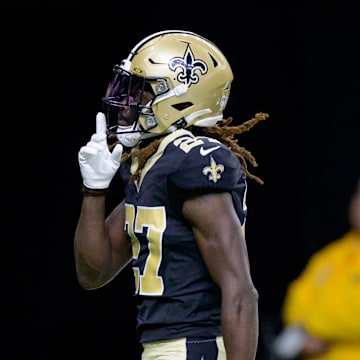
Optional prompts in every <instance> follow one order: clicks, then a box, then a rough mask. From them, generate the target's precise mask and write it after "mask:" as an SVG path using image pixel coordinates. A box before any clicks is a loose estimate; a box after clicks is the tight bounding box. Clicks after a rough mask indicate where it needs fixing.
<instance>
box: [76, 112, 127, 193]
mask: <svg viewBox="0 0 360 360" xmlns="http://www.w3.org/2000/svg"><path fill="white" fill-rule="evenodd" d="M106 136H107V135H106V118H105V114H103V113H101V112H99V113H97V115H96V133H95V134H93V135H92V136H91V139H90V141H89V142H88V143H87V144H86V145H85V146H82V147H81V148H80V151H79V153H78V161H79V165H80V172H81V176H82V178H83V184H84V185H85V186H86V187H87V188H90V189H107V188H108V187H109V185H110V182H111V180H112V178H113V177H114V175H115V173H116V171H117V170H118V168H119V166H120V159H121V155H122V152H123V147H122V145H121V144H116V146H115V147H114V149H113V151H112V152H110V150H109V148H108V144H107V140H106Z"/></svg>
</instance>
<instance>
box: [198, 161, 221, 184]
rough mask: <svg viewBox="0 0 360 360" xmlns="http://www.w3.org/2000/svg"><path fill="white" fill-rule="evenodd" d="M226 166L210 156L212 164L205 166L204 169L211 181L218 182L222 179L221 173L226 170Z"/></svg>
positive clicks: (203, 171) (204, 173)
mask: <svg viewBox="0 0 360 360" xmlns="http://www.w3.org/2000/svg"><path fill="white" fill-rule="evenodd" d="M224 170H225V167H224V165H222V164H217V163H216V161H215V160H214V158H213V157H212V156H210V166H205V167H204V168H203V170H202V173H203V175H205V176H206V177H207V178H208V180H209V181H212V182H214V183H216V182H217V181H218V180H220V179H221V174H222V173H223V172H224Z"/></svg>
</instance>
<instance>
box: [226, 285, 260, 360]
mask: <svg viewBox="0 0 360 360" xmlns="http://www.w3.org/2000/svg"><path fill="white" fill-rule="evenodd" d="M246 298H247V299H246V300H243V301H241V303H240V304H238V305H236V304H232V305H226V304H223V306H222V315H221V316H222V331H223V337H224V343H225V348H226V355H227V360H255V358H256V352H257V347H258V336H259V318H258V301H257V295H256V292H255V293H254V294H249V295H248V296H246Z"/></svg>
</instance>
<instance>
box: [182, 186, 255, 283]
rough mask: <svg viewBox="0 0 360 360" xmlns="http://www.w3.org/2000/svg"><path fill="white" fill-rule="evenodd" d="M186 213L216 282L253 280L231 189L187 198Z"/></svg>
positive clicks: (184, 213)
mask: <svg viewBox="0 0 360 360" xmlns="http://www.w3.org/2000/svg"><path fill="white" fill-rule="evenodd" d="M183 215H184V217H185V218H186V219H187V220H188V221H189V222H190V224H191V225H192V227H193V231H194V235H195V238H196V241H197V244H198V247H199V249H200V252H201V254H202V257H203V259H204V261H205V263H206V266H207V268H208V270H209V272H210V275H211V276H212V277H213V279H214V281H216V283H217V284H218V285H219V286H221V287H223V286H235V287H238V286H239V285H240V284H245V283H246V282H247V281H250V274H249V263H248V254H247V249H246V243H245V239H244V236H243V229H242V227H241V223H240V221H239V218H238V216H237V214H236V211H235V209H234V206H233V200H232V197H231V194H230V193H228V192H222V193H210V194H204V195H199V196H195V197H192V198H189V199H187V200H186V201H185V203H184V206H183Z"/></svg>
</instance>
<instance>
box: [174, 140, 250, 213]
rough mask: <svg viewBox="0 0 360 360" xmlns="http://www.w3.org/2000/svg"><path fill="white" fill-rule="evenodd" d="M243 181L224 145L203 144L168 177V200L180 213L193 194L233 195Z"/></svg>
mask: <svg viewBox="0 0 360 360" xmlns="http://www.w3.org/2000/svg"><path fill="white" fill-rule="evenodd" d="M243 177H244V173H243V169H242V167H241V164H240V161H239V159H238V158H237V157H236V156H235V154H234V153H233V152H232V151H231V150H230V149H229V148H227V147H226V146H225V145H223V144H221V143H218V142H217V143H214V142H208V141H204V144H203V146H199V147H195V148H193V149H192V150H191V151H190V152H189V153H188V154H186V156H185V157H184V159H183V161H182V162H181V165H180V166H178V167H177V168H176V169H175V170H174V171H172V172H171V173H170V174H169V175H168V187H169V196H170V200H171V203H172V204H173V207H174V208H175V209H176V211H177V212H180V213H181V209H182V205H183V202H184V201H185V200H186V198H187V197H189V196H192V195H194V194H203V193H211V192H213V193H214V192H223V191H228V192H232V191H233V190H234V189H235V187H236V186H237V184H238V183H239V182H240V181H241V180H242V178H243Z"/></svg>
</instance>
